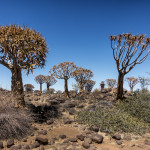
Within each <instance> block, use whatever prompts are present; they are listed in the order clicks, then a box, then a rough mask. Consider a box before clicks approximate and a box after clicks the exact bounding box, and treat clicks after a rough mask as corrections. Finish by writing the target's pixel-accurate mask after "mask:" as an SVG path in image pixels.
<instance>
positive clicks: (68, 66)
mask: <svg viewBox="0 0 150 150" xmlns="http://www.w3.org/2000/svg"><path fill="white" fill-rule="evenodd" d="M76 68H77V67H76V65H75V64H74V63H73V62H63V63H60V64H59V65H55V66H53V68H51V69H50V71H49V72H50V73H51V75H52V76H55V77H56V78H58V79H64V82H65V84H64V89H65V96H66V98H68V97H69V92H68V79H69V78H71V77H72V72H73V71H74V70H75V69H76Z"/></svg>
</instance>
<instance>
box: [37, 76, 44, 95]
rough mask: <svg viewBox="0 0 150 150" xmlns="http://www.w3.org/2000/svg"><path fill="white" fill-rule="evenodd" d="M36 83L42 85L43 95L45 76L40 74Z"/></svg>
mask: <svg viewBox="0 0 150 150" xmlns="http://www.w3.org/2000/svg"><path fill="white" fill-rule="evenodd" d="M35 81H36V83H38V84H40V92H41V93H42V84H43V83H44V82H45V76H44V75H41V74H40V75H38V76H36V77H35Z"/></svg>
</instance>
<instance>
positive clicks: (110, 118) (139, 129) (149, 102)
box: [77, 93, 150, 134]
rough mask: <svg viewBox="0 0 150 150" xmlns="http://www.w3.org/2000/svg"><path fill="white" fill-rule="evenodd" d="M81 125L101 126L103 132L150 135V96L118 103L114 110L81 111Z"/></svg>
mask: <svg viewBox="0 0 150 150" xmlns="http://www.w3.org/2000/svg"><path fill="white" fill-rule="evenodd" d="M77 120H78V122H79V123H83V124H87V125H89V126H91V125H97V126H99V128H100V130H101V131H107V132H109V133H110V134H114V133H115V132H121V133H135V134H144V133H150V94H148V93H139V94H137V95H135V96H131V97H129V98H127V99H125V100H124V101H122V102H120V103H118V104H117V105H116V106H114V107H113V108H112V109H109V110H108V109H105V108H101V107H99V108H98V109H97V110H96V111H92V112H89V111H86V110H85V111H81V112H79V113H78V115H77Z"/></svg>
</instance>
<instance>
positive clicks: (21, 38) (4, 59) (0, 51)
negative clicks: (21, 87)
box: [0, 25, 48, 74]
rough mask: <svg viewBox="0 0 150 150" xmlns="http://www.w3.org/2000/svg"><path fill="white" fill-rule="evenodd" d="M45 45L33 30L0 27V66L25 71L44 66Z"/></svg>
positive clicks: (46, 51)
mask: <svg viewBox="0 0 150 150" xmlns="http://www.w3.org/2000/svg"><path fill="white" fill-rule="evenodd" d="M46 53H48V49H47V44H46V42H45V39H44V38H43V36H42V35H41V34H40V33H39V32H36V31H35V30H33V29H29V28H28V27H21V26H17V25H10V26H0V64H2V65H4V66H5V67H7V68H8V69H10V70H11V69H12V68H13V67H17V68H21V69H25V70H27V74H28V73H29V72H30V71H31V72H33V69H34V68H36V67H43V66H44V65H45V60H46Z"/></svg>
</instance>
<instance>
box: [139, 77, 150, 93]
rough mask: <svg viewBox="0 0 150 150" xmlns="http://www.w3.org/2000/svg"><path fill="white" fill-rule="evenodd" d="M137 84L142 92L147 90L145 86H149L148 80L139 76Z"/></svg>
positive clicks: (149, 79) (149, 80) (149, 81)
mask: <svg viewBox="0 0 150 150" xmlns="http://www.w3.org/2000/svg"><path fill="white" fill-rule="evenodd" d="M138 78H139V80H138V81H139V83H140V85H141V89H142V90H146V89H147V86H148V85H150V78H146V77H141V76H139V77H138Z"/></svg>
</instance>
